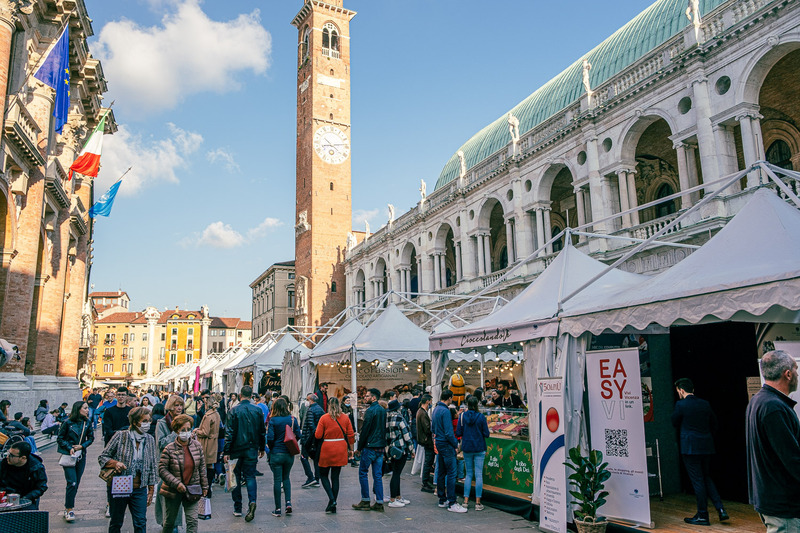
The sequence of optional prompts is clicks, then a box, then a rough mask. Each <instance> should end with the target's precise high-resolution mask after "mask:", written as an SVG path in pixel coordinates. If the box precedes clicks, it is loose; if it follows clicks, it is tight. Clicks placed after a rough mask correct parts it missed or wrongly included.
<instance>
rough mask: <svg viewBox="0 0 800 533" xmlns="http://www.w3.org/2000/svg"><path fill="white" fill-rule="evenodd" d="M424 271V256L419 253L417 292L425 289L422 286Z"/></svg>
mask: <svg viewBox="0 0 800 533" xmlns="http://www.w3.org/2000/svg"><path fill="white" fill-rule="evenodd" d="M422 272H423V270H422V256H421V255H418V256H417V292H423V290H422V289H423V288H422ZM425 288H426V289H427V288H428V286H427V285H425Z"/></svg>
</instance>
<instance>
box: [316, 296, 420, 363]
mask: <svg viewBox="0 0 800 533" xmlns="http://www.w3.org/2000/svg"><path fill="white" fill-rule="evenodd" d="M353 347H355V350H356V356H357V358H358V359H367V360H374V359H377V360H378V361H381V362H383V361H400V360H404V361H428V360H430V352H429V351H428V333H427V332H426V331H425V330H424V329H422V328H420V327H419V326H417V325H416V324H414V323H413V322H411V320H409V319H408V318H406V316H405V315H404V314H403V312H402V311H401V310H400V309H399V308H398V307H397V306H396V305H395V304H390V305H389V306H387V307H386V309H384V310H383V311H382V312H381V314H380V315H379V316H378V318H376V319H375V321H374V322H373V323H372V324H370V325H369V326H368V327H366V328H364V326H363V325H362V324H361V323H360V322H358V321H357V320H356V319H351V320H349V321H348V322H346V323H345V324H344V325H343V326H342V327H341V328H339V330H338V331H337V332H336V333H334V334H333V335H331V337H330V338H329V339H328V340H326V341H325V342H322V343H320V345H319V346H317V347H316V348H315V349H314V350H312V351H311V354H310V356H309V360H310V361H311V362H313V363H315V364H321V363H335V362H341V361H345V360H348V359H349V356H350V353H351V350H352V349H353Z"/></svg>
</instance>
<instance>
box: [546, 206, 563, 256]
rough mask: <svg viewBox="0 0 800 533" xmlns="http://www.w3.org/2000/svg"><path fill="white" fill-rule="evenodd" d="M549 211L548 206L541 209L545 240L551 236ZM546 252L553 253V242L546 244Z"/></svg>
mask: <svg viewBox="0 0 800 533" xmlns="http://www.w3.org/2000/svg"><path fill="white" fill-rule="evenodd" d="M550 211H551V209H550V208H549V207H545V208H544V209H542V218H544V236H545V239H547V240H550V239H551V238H552V237H553V228H552V227H551V225H550ZM565 241H566V239H565ZM547 253H548V254H552V253H553V243H550V244H548V245H547Z"/></svg>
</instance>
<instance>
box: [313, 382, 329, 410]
mask: <svg viewBox="0 0 800 533" xmlns="http://www.w3.org/2000/svg"><path fill="white" fill-rule="evenodd" d="M314 394H316V395H317V403H319V406H320V407H321V408H322V412H323V413H327V412H328V384H327V383H320V384H319V388H318V389H317V390H316V391H315V392H314Z"/></svg>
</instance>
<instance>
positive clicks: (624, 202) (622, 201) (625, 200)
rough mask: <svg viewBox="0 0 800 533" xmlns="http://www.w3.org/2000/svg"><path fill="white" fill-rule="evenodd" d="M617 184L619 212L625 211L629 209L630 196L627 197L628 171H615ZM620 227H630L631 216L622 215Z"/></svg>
mask: <svg viewBox="0 0 800 533" xmlns="http://www.w3.org/2000/svg"><path fill="white" fill-rule="evenodd" d="M617 182H618V183H619V206H620V211H627V210H628V209H630V208H631V203H630V196H629V195H628V171H627V170H618V171H617ZM622 226H623V227H625V228H629V227H631V215H630V214H627V215H622Z"/></svg>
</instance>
